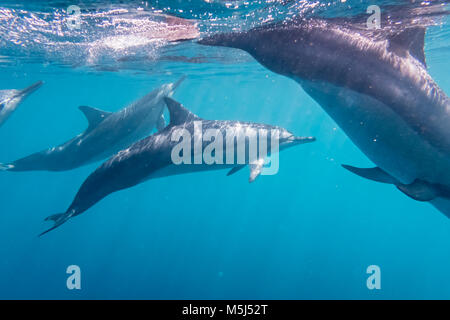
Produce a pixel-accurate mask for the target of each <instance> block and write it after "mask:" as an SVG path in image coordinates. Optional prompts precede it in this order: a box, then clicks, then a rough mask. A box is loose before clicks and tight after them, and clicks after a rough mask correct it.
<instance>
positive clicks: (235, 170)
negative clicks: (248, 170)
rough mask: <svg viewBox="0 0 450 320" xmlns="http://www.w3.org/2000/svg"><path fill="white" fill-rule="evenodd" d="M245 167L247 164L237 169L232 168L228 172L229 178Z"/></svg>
mask: <svg viewBox="0 0 450 320" xmlns="http://www.w3.org/2000/svg"><path fill="white" fill-rule="evenodd" d="M244 167H245V164H242V165H239V166H236V167H234V168H232V169H231V170H230V171H228V173H227V177H228V176H231V175H232V174H235V173H236V172H238V171H239V170H241V169H242V168H244Z"/></svg>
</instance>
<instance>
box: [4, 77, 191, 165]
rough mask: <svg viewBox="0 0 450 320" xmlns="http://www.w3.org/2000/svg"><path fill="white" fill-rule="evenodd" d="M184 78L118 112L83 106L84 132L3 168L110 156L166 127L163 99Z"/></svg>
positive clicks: (82, 161) (80, 162) (76, 162)
mask: <svg viewBox="0 0 450 320" xmlns="http://www.w3.org/2000/svg"><path fill="white" fill-rule="evenodd" d="M183 80H184V77H182V78H181V79H180V80H179V81H178V82H177V83H170V84H164V85H162V86H161V87H160V88H158V89H156V90H153V91H152V92H150V93H148V94H147V95H145V96H144V97H142V98H141V99H139V100H137V101H136V102H134V103H132V104H131V105H129V106H127V107H126V108H124V109H121V110H120V111H117V112H106V111H102V110H98V109H94V108H91V107H87V106H81V107H80V110H81V112H83V114H84V115H85V117H86V119H87V121H88V123H89V125H88V128H87V129H86V130H85V131H84V132H83V133H81V134H79V135H78V136H76V137H75V138H73V139H71V140H69V141H68V142H66V143H64V144H62V145H60V146H58V147H54V148H49V149H47V150H44V151H41V152H37V153H34V154H32V155H30V156H27V157H25V158H21V159H19V160H16V161H13V162H11V163H8V164H0V170H7V171H36V170H43V171H65V170H71V169H75V168H78V167H81V166H83V165H86V164H89V163H92V162H95V161H99V160H103V159H105V158H108V157H110V156H111V155H113V154H115V153H116V152H118V151H120V150H122V149H124V148H126V147H128V146H129V145H131V144H132V143H133V142H135V141H138V140H139V139H142V138H143V137H145V136H146V135H148V134H150V132H151V131H152V129H154V128H155V126H157V128H158V129H159V130H161V129H163V128H164V126H165V122H164V118H163V110H164V107H165V104H164V100H163V98H164V97H169V96H171V95H172V94H173V92H174V90H175V89H176V88H177V87H178V86H179V84H180V83H181V82H182V81H183Z"/></svg>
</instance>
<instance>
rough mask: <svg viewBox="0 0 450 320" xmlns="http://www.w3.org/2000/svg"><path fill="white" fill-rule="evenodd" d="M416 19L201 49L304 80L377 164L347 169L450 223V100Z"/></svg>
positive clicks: (285, 30)
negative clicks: (225, 50)
mask: <svg viewBox="0 0 450 320" xmlns="http://www.w3.org/2000/svg"><path fill="white" fill-rule="evenodd" d="M400 9H402V8H400ZM405 10H406V9H405ZM397 12H398V13H399V12H401V10H398V11H397ZM411 13H412V11H406V13H405V14H411ZM382 14H384V15H386V16H388V13H386V12H382ZM443 14H447V13H443ZM430 15H431V14H430ZM410 20H411V21H415V23H416V24H408V23H397V24H396V23H390V24H389V25H386V26H383V25H382V27H383V28H382V29H381V30H369V29H367V27H366V25H365V23H364V24H359V23H352V21H345V20H343V19H337V18H336V19H318V18H308V19H295V20H293V21H290V22H283V23H274V24H269V25H265V26H261V27H257V28H254V29H251V30H249V31H243V32H237V33H228V34H217V35H212V36H210V37H206V38H204V39H202V40H200V43H201V44H205V45H214V46H226V47H233V48H239V49H242V50H245V51H247V52H248V53H250V54H251V55H252V56H253V57H254V58H255V59H256V60H257V61H259V62H260V63H261V64H262V65H264V66H265V67H267V68H268V69H270V70H272V71H274V72H276V73H279V74H282V75H285V76H287V77H290V78H292V79H294V80H295V81H297V82H298V83H299V84H300V85H301V86H302V87H303V89H304V90H305V91H306V92H307V93H308V94H309V95H310V96H311V97H312V98H313V99H314V100H315V101H316V102H317V103H319V104H320V105H321V106H322V108H323V109H324V110H325V111H326V112H327V113H328V114H329V115H330V116H331V117H332V118H333V119H334V120H335V121H336V123H337V124H338V125H339V126H340V127H341V128H342V129H343V130H344V131H345V133H346V134H347V135H348V136H349V137H350V139H351V140H352V141H353V142H354V143H355V144H356V145H357V146H358V147H359V149H360V150H361V151H363V152H364V153H365V154H366V155H367V156H368V157H369V159H370V160H372V161H373V162H374V163H375V164H376V165H377V167H375V168H367V169H360V168H356V167H351V166H346V168H347V169H349V170H350V171H352V172H354V173H356V174H358V175H360V176H362V177H365V178H367V179H371V180H375V181H379V182H383V183H390V184H393V185H395V186H397V187H398V189H400V190H401V191H402V192H403V193H405V194H406V195H408V196H409V197H411V198H413V199H415V200H419V201H428V202H431V203H432V204H433V205H435V206H436V207H437V208H438V209H439V210H440V211H442V212H443V213H444V214H445V215H447V216H448V217H450V200H449V199H450V101H449V98H448V97H447V96H446V95H445V93H444V92H443V91H442V90H441V89H440V88H439V86H438V85H437V84H436V83H435V82H434V81H433V79H432V78H431V76H430V75H429V73H428V72H427V66H426V63H425V55H424V36H425V31H426V27H425V26H424V24H421V23H420V19H417V17H412V16H411V17H410ZM364 21H365V20H364ZM418 21H419V22H418ZM385 22H386V23H387V21H385Z"/></svg>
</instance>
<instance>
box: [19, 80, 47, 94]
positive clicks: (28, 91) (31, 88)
mask: <svg viewBox="0 0 450 320" xmlns="http://www.w3.org/2000/svg"><path fill="white" fill-rule="evenodd" d="M43 84H44V82H42V81H38V82H36V83H33V84H32V85H31V86H29V87H27V88H25V89H23V90H19V92H18V93H17V95H16V97H20V98H25V97H26V96H28V95H30V94H31V93H33V92H34V91H36V90H37V89H39V88H40V87H41V86H42V85H43Z"/></svg>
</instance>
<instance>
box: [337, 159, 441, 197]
mask: <svg viewBox="0 0 450 320" xmlns="http://www.w3.org/2000/svg"><path fill="white" fill-rule="evenodd" d="M342 166H343V167H344V168H345V169H347V170H349V171H350V172H353V173H354V174H356V175H358V176H360V177H363V178H366V179H369V180H373V181H377V182H381V183H388V184H393V185H395V186H396V187H397V189H399V190H400V191H401V192H403V193H404V194H406V195H407V196H408V197H410V198H412V199H414V200H417V201H431V200H433V199H435V198H437V197H439V196H440V195H441V194H443V192H441V190H440V189H439V187H438V186H437V185H433V184H431V183H428V182H426V181H423V180H415V181H414V182H413V183H410V184H403V183H401V182H400V181H398V180H397V179H395V178H394V177H392V176H391V175H389V174H388V173H387V172H385V171H383V170H382V169H380V168H378V167H375V168H356V167H352V166H348V165H345V164H343V165H342Z"/></svg>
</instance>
